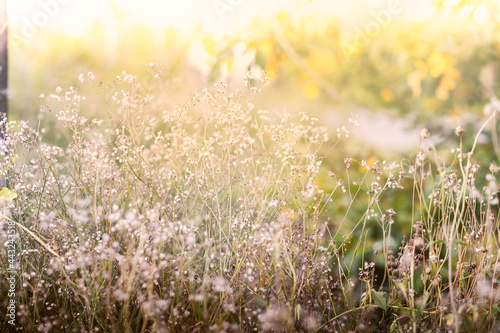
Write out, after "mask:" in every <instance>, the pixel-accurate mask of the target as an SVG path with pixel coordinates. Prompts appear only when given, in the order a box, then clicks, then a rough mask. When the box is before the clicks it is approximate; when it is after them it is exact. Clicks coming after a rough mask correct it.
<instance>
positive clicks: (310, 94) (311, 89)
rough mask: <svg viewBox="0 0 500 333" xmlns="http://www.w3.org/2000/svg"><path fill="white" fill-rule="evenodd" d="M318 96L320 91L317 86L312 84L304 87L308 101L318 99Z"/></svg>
mask: <svg viewBox="0 0 500 333" xmlns="http://www.w3.org/2000/svg"><path fill="white" fill-rule="evenodd" d="M318 95H319V89H318V87H317V86H316V85H315V84H313V83H310V84H307V85H306V86H305V87H304V96H306V98H307V99H316V98H317V97H318Z"/></svg>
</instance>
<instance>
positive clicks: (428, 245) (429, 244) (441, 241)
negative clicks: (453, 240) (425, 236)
mask: <svg viewBox="0 0 500 333" xmlns="http://www.w3.org/2000/svg"><path fill="white" fill-rule="evenodd" d="M441 243H444V240H442V239H436V240H433V241H431V242H429V243H427V247H426V248H430V247H431V245H432V244H441Z"/></svg>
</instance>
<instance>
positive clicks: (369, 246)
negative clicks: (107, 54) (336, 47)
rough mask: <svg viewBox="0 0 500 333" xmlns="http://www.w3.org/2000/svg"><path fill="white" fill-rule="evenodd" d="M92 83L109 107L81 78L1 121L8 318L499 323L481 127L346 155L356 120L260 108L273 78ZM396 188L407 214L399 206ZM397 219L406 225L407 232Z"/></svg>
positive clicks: (118, 323) (201, 326)
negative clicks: (343, 149) (258, 100)
mask: <svg viewBox="0 0 500 333" xmlns="http://www.w3.org/2000/svg"><path fill="white" fill-rule="evenodd" d="M151 68H152V70H153V78H152V80H153V81H152V83H151V87H154V85H155V84H156V82H157V80H159V74H160V73H159V69H158V67H157V66H156V65H155V64H151ZM80 80H81V81H82V83H85V84H92V85H94V87H95V89H96V90H97V91H98V92H100V93H102V95H103V96H104V97H103V100H104V101H105V115H106V116H105V117H104V119H87V118H86V116H85V114H86V112H85V99H84V97H82V96H80V94H79V91H78V89H77V88H70V89H69V90H67V91H65V92H63V91H62V90H58V91H57V92H56V93H55V94H53V95H50V96H49V97H48V99H49V100H51V101H52V102H51V103H56V104H54V105H52V106H51V107H50V108H49V107H47V106H41V111H40V112H41V117H40V119H43V118H45V117H49V118H50V117H51V116H48V115H47V114H48V111H49V109H51V110H61V111H57V112H55V117H56V119H57V123H56V124H55V125H53V126H51V128H50V130H47V129H44V128H43V126H40V125H39V126H36V128H32V127H30V126H29V124H27V123H25V122H22V121H21V122H17V123H15V122H6V121H5V120H3V121H2V123H1V125H2V128H3V130H4V132H5V137H4V139H3V140H2V141H1V144H0V154H1V155H2V159H1V160H0V171H1V173H2V176H3V177H4V179H5V180H6V186H7V187H8V188H9V189H10V190H12V191H13V192H14V193H16V194H17V195H18V196H17V199H16V200H14V201H9V200H7V199H5V198H4V199H1V200H2V205H3V215H2V222H1V223H2V224H1V225H2V230H4V231H5V230H6V229H7V225H8V224H9V223H10V224H12V223H15V225H16V227H17V229H16V230H17V232H18V233H17V238H16V246H17V249H18V253H17V263H16V265H17V266H16V268H17V272H18V280H17V289H16V301H17V305H18V307H17V316H16V326H12V325H10V324H8V323H7V319H6V315H5V314H6V308H7V302H8V298H7V297H6V296H5V295H7V293H8V288H9V286H8V281H6V279H4V278H2V280H1V282H0V293H1V295H2V298H1V299H2V301H1V302H0V303H1V309H0V314H2V316H1V319H0V323H1V324H0V327H3V328H4V329H5V330H6V331H16V330H18V331H40V332H182V331H184V332H255V331H259V332H353V331H356V332H386V331H391V332H426V331H443V330H446V331H448V330H451V331H455V332H459V331H465V330H476V331H478V332H487V331H493V330H497V329H499V325H498V315H499V313H500V306H499V302H500V291H499V289H498V288H499V287H498V275H499V269H500V264H499V261H498V260H499V246H498V244H499V243H498V236H499V227H498V209H497V207H498V198H497V192H498V190H499V187H498V184H497V181H496V174H497V173H498V171H499V169H500V168H499V167H498V166H497V164H496V163H495V162H492V164H491V165H479V164H478V163H477V162H475V159H474V156H475V155H474V153H475V151H476V149H478V144H477V142H478V138H479V135H480V133H481V132H482V131H483V130H484V128H481V129H480V131H479V133H476V136H475V141H474V144H473V146H472V147H470V148H466V147H464V145H463V144H462V136H466V135H471V134H469V133H464V131H463V129H462V128H461V127H459V128H457V130H456V134H457V135H458V136H459V138H460V142H461V143H460V147H459V148H458V149H455V150H454V152H455V153H454V157H455V159H454V160H452V161H448V162H447V161H446V160H445V159H442V158H439V157H438V156H437V153H436V152H435V151H433V150H432V148H431V149H430V150H428V149H426V148H425V147H426V145H425V144H424V143H425V141H426V140H427V137H428V136H429V133H428V132H427V131H426V130H424V131H423V132H422V138H421V141H422V144H421V146H420V147H419V148H418V151H417V153H416V155H415V158H414V159H412V160H409V159H402V160H400V161H396V162H392V163H387V162H385V161H382V162H375V163H373V164H370V165H369V164H367V163H366V162H365V161H360V162H358V161H356V160H354V159H352V158H351V157H349V156H339V155H336V154H335V147H336V145H337V143H338V142H339V140H341V139H343V138H344V137H345V136H348V128H347V127H342V128H339V129H338V131H337V132H336V133H335V135H333V138H335V140H333V142H332V139H331V138H330V136H331V135H329V133H328V130H327V129H326V128H324V127H321V126H319V124H318V119H315V118H313V117H310V116H308V115H307V114H306V113H301V114H300V115H299V116H297V117H293V116H291V115H285V116H284V117H282V118H276V117H274V116H273V115H271V114H270V113H269V112H267V111H264V110H259V109H258V108H256V107H255V106H254V104H255V96H256V95H258V93H259V91H260V89H261V88H262V86H265V85H266V83H267V82H268V81H267V79H266V76H263V78H262V79H261V80H256V79H254V78H252V77H251V76H248V77H247V78H246V79H245V82H246V88H245V89H242V90H236V91H229V90H228V89H227V86H226V85H224V84H222V83H220V84H216V85H215V87H213V89H212V88H211V89H204V90H202V91H197V92H195V93H194V95H193V96H192V97H190V98H189V99H188V100H187V101H186V103H185V104H183V105H179V106H175V107H167V108H165V109H164V110H162V109H161V108H162V102H161V100H160V101H158V100H157V99H155V96H154V95H153V92H152V91H153V90H154V89H153V90H151V89H150V88H149V87H144V85H141V84H139V83H138V80H137V77H135V76H133V75H131V74H127V73H123V74H122V75H120V76H118V77H117V78H116V80H115V82H113V84H112V85H109V86H104V85H102V84H97V83H96V80H95V77H94V76H93V75H92V74H91V73H90V74H89V75H88V78H84V77H83V76H81V77H80ZM42 101H43V100H41V103H42ZM41 105H43V103H42V104H41ZM489 107H490V109H491V112H490V116H489V119H487V120H486V121H485V124H487V123H491V122H496V121H497V113H498V101H496V100H493V101H492V103H491V104H490V106H489ZM41 121H42V120H41ZM41 123H43V121H42V122H41ZM483 127H484V126H483ZM54 133H58V134H60V135H61V136H62V137H61V138H60V139H59V144H56V145H54V144H53V145H51V144H49V143H47V141H49V140H46V139H45V137H46V136H47V135H51V134H54ZM325 151H327V152H328V154H325V153H321V154H320V152H325ZM325 159H336V160H340V161H343V162H344V165H345V167H344V169H343V170H325V169H324V167H322V162H323V161H324V160H325ZM360 168H361V169H362V170H363V171H362V172H360V171H359V170H360ZM479 170H487V171H488V172H484V173H483V174H484V176H481V178H480V176H479V175H480V174H481V172H480V171H479ZM321 173H323V174H328V176H329V178H328V181H327V182H328V186H327V187H328V188H330V190H324V189H323V186H322V184H319V183H318V179H319V178H318V175H320V174H321ZM478 183H480V184H484V185H483V186H482V187H480V185H478ZM403 189H406V190H403ZM402 195H404V196H406V197H404V198H403V199H404V200H405V201H407V202H408V205H407V206H405V207H407V208H406V209H407V210H408V211H406V212H401V211H395V210H394V208H393V207H392V206H391V205H389V204H390V203H391V202H392V201H391V198H396V197H398V196H402ZM340 202H342V203H343V204H342V205H341V206H342V207H345V209H344V208H342V209H339V208H338V206H339V205H340V204H339V203H340ZM340 210H343V213H342V214H337V213H336V214H334V215H332V214H331V212H332V211H335V212H338V211H340ZM359 212H361V213H359ZM399 216H404V217H405V218H409V219H410V220H411V221H406V223H409V224H410V225H411V230H410V232H409V233H408V234H407V235H406V237H407V238H406V239H407V240H406V241H405V240H403V241H402V242H401V243H400V244H399V245H397V244H396V243H395V237H394V234H400V233H401V231H400V230H399V229H398V228H399V226H400V223H401V221H400V218H399ZM375 228H376V233H375V234H376V235H378V236H377V237H378V239H373V237H374V236H373V235H374V233H373V232H374V229H375ZM355 235H358V236H355ZM0 240H1V242H2V244H6V243H7V232H3V233H1V234H0ZM374 242H377V243H378V244H379V245H380V246H379V247H380V249H376V246H375V245H374ZM394 246H398V247H399V250H398V249H395V248H394ZM1 253H2V265H3V267H4V269H3V271H4V273H3V275H4V276H5V275H6V273H5V272H6V268H5V267H7V262H8V260H7V250H6V247H5V246H4V247H2V250H1ZM4 296H5V297H4Z"/></svg>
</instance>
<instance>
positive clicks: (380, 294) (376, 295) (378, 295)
mask: <svg viewBox="0 0 500 333" xmlns="http://www.w3.org/2000/svg"><path fill="white" fill-rule="evenodd" d="M384 295H385V291H372V297H373V300H374V301H375V303H376V304H377V305H378V307H379V308H382V309H384V310H387V303H386V300H385V297H384Z"/></svg>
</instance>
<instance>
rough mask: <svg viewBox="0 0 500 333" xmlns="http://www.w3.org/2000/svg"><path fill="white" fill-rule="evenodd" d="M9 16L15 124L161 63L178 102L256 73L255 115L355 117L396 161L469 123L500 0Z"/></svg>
mask: <svg viewBox="0 0 500 333" xmlns="http://www.w3.org/2000/svg"><path fill="white" fill-rule="evenodd" d="M8 16H9V20H10V31H9V33H10V37H9V38H10V41H9V54H10V77H9V80H10V82H9V87H10V117H11V119H14V120H15V119H27V120H33V119H36V114H37V110H38V104H37V101H36V98H37V97H38V96H39V95H40V94H41V93H44V94H48V93H50V92H52V91H54V89H55V88H56V87H57V86H62V87H65V88H67V86H69V85H73V86H77V85H78V84H79V82H78V75H79V74H81V73H83V74H85V75H86V74H87V72H89V71H92V72H93V73H94V74H95V75H96V77H97V78H98V80H99V81H102V82H103V83H104V84H106V83H111V82H112V80H113V78H114V77H115V76H116V75H118V74H120V73H121V72H122V71H124V70H125V71H127V72H130V73H133V74H138V75H139V76H140V77H143V78H144V79H146V76H144V74H145V73H147V67H146V66H145V64H146V63H148V62H156V63H159V64H161V65H162V66H163V68H164V70H163V73H162V75H163V76H164V77H165V78H166V79H167V80H168V81H169V82H171V83H172V86H173V87H172V89H173V91H172V93H173V95H174V96H176V97H180V100H181V101H182V98H185V97H186V96H187V95H189V94H190V93H191V92H193V91H194V90H195V89H196V88H199V87H202V86H206V85H207V84H209V83H210V82H214V81H225V82H226V83H228V84H229V85H230V86H231V87H239V86H241V85H242V83H243V76H244V75H245V73H246V72H247V71H251V72H252V73H255V75H258V73H260V71H261V70H262V69H264V70H266V71H268V72H273V73H274V76H273V78H272V84H271V86H270V88H269V89H267V90H266V91H265V93H264V95H263V96H262V97H261V102H262V105H260V106H259V107H260V108H267V109H270V110H276V109H280V110H281V111H280V112H283V110H286V111H288V112H298V111H300V110H305V111H308V112H310V113H313V114H315V115H316V116H317V117H319V118H320V119H321V120H322V121H323V124H325V125H327V126H330V127H331V128H332V129H333V130H335V128H336V127H337V126H339V124H343V123H345V122H346V119H347V117H348V116H349V115H350V114H357V115H358V116H359V123H360V125H359V126H358V127H356V128H353V129H352V132H351V136H352V137H354V138H355V139H357V140H360V141H362V142H363V150H364V151H365V152H366V154H368V155H369V154H370V153H368V150H370V149H371V150H373V151H383V152H384V153H386V154H389V155H390V154H391V153H395V154H400V153H401V152H404V151H406V150H409V149H410V150H412V149H415V147H416V145H417V143H418V133H419V129H420V128H421V127H425V126H427V127H429V130H431V133H436V134H438V133H442V132H443V131H444V132H449V131H451V130H452V129H453V128H454V127H455V126H456V125H457V124H459V123H460V124H462V125H463V126H464V127H466V125H467V124H469V125H471V126H473V125H474V124H476V123H477V121H478V118H480V117H483V107H484V104H485V103H486V102H487V101H488V100H489V98H490V96H491V95H493V94H494V93H495V92H497V91H498V89H499V87H498V74H499V68H498V61H499V57H500V52H499V51H500V45H499V36H500V35H499V34H498V31H499V26H500V1H493V0H483V1H472V0H463V1H460V0H439V1H430V0H419V1H417V0H354V1H340V0H287V1H265V0H258V1H255V0H253V1H249V0H204V1H202V0H183V1H169V0H145V1H140V2H139V1H132V0H119V1H118V0H99V1H98V0H88V1H77V0H23V1H8ZM174 87H175V89H174ZM417 124H418V128H417V129H416V128H415V127H416V125H417ZM444 132H443V133H444ZM433 139H434V140H437V142H440V140H443V138H442V137H441V136H440V135H435V136H433ZM367 148H369V149H368V150H367ZM368 157H369V156H367V158H368Z"/></svg>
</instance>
